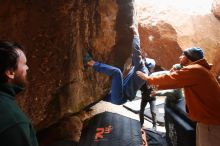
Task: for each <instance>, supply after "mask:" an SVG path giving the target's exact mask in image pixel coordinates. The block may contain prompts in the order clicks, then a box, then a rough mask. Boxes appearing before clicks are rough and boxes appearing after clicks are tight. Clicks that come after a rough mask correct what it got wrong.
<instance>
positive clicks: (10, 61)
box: [0, 40, 23, 83]
mask: <svg viewBox="0 0 220 146" xmlns="http://www.w3.org/2000/svg"><path fill="white" fill-rule="evenodd" d="M17 49H20V50H23V47H22V46H20V45H19V44H17V43H15V42H8V41H2V40H0V83H5V82H7V80H8V79H7V77H6V75H5V71H7V70H9V69H12V70H16V69H17V63H18V58H19V55H18V53H17V51H16V50H17Z"/></svg>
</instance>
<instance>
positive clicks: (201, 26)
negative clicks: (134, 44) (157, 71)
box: [137, 0, 220, 75]
mask: <svg viewBox="0 0 220 146" xmlns="http://www.w3.org/2000/svg"><path fill="white" fill-rule="evenodd" d="M143 2H144V4H143ZM158 3H160V5H158ZM216 3H217V2H216ZM137 6H138V16H139V17H138V21H139V30H140V36H141V42H142V43H141V45H142V48H143V49H144V50H145V51H146V52H147V53H148V55H149V56H150V57H152V58H154V59H155V60H156V62H157V64H158V65H159V66H161V67H163V68H164V69H170V68H171V66H172V65H173V64H175V63H177V62H178V58H179V56H180V55H181V52H182V50H184V49H185V48H189V47H193V46H196V47H201V48H203V50H204V52H205V57H206V59H207V60H208V62H209V63H212V64H213V69H212V71H213V73H214V74H215V75H217V74H218V73H220V64H219V63H218V62H219V58H220V56H219V55H220V54H219V51H218V50H219V44H220V40H219V38H220V30H219V27H220V22H219V20H218V19H217V18H216V17H215V16H214V15H213V13H212V12H211V7H212V3H211V1H208V0H202V1H196V0H191V1H189V0H186V1H181V2H179V1H178V2H176V3H175V2H174V1H172V2H170V1H163V0H156V2H154V1H150V0H146V1H142V3H137ZM189 6H190V7H189Z"/></svg>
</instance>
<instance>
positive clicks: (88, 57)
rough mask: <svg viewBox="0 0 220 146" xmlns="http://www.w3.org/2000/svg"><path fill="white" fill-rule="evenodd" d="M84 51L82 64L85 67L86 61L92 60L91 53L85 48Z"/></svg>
mask: <svg viewBox="0 0 220 146" xmlns="http://www.w3.org/2000/svg"><path fill="white" fill-rule="evenodd" d="M85 50H86V52H85V55H84V57H83V65H84V67H87V65H88V64H87V63H88V62H89V61H90V60H92V55H91V54H90V53H89V52H88V51H87V49H85Z"/></svg>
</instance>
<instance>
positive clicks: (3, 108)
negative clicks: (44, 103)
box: [0, 97, 30, 133]
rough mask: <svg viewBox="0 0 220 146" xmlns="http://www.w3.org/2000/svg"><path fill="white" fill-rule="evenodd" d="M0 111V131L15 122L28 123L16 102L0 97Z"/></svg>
mask: <svg viewBox="0 0 220 146" xmlns="http://www.w3.org/2000/svg"><path fill="white" fill-rule="evenodd" d="M0 113H1V114H0V133H1V132H2V131H4V130H5V129H7V128H9V127H11V126H13V125H15V124H18V123H30V120H29V119H28V118H27V117H26V115H25V114H24V112H22V111H21V109H20V108H19V107H18V105H17V104H16V102H14V101H13V100H11V101H10V100H8V99H4V97H0Z"/></svg>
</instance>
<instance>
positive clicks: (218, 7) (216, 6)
mask: <svg viewBox="0 0 220 146" xmlns="http://www.w3.org/2000/svg"><path fill="white" fill-rule="evenodd" d="M212 13H213V14H214V15H215V17H216V18H218V19H219V20H220V1H219V0H213V3H212Z"/></svg>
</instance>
